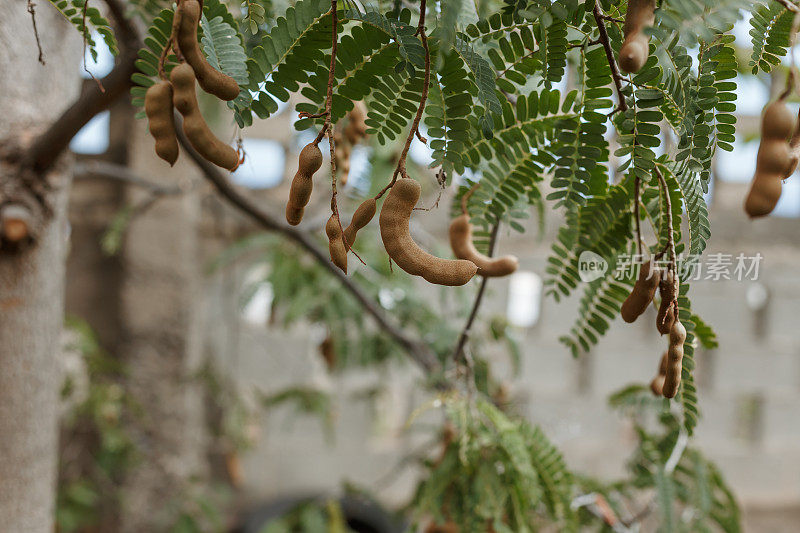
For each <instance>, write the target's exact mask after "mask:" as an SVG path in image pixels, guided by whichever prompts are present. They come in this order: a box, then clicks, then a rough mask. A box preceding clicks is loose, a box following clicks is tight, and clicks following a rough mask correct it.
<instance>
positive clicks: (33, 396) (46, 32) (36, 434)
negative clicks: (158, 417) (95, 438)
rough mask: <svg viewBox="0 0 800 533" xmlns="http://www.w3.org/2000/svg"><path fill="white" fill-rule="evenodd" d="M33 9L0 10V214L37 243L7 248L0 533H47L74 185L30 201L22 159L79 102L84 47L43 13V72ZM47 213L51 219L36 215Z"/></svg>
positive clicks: (0, 317)
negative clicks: (28, 222)
mask: <svg viewBox="0 0 800 533" xmlns="http://www.w3.org/2000/svg"><path fill="white" fill-rule="evenodd" d="M26 8H27V5H26V2H24V1H22V0H13V1H12V0H0V12H2V13H3V16H2V17H0V42H2V43H3V45H2V47H0V72H3V76H0V94H1V95H3V96H2V106H0V158H1V159H2V160H0V204H5V206H6V208H7V206H8V202H10V201H20V200H21V201H22V202H23V203H26V206H27V207H29V208H30V209H31V210H32V212H33V214H34V218H33V220H32V229H34V230H35V233H36V240H35V242H33V243H32V244H31V245H23V246H18V247H15V246H11V245H9V242H8V240H4V241H3V243H4V244H0V524H2V530H3V531H20V532H22V531H24V532H26V533H37V532H42V533H49V532H50V531H52V530H53V510H54V506H55V505H54V504H55V491H54V489H55V477H56V449H57V438H58V433H57V420H56V414H57V405H58V394H59V390H60V373H59V363H58V359H57V356H58V354H59V344H58V339H59V334H60V332H61V325H62V321H63V312H62V304H63V291H64V264H65V255H66V251H67V242H68V228H67V222H66V212H65V205H66V196H67V191H68V188H69V182H70V179H69V175H68V173H65V172H64V171H63V169H61V170H59V169H56V170H54V171H53V172H51V173H50V174H49V175H48V176H47V177H46V182H47V184H48V185H49V187H47V188H43V189H41V190H40V191H39V192H40V193H41V195H42V196H41V198H40V200H42V203H40V201H39V200H37V199H35V198H34V195H31V194H29V192H30V190H29V188H28V187H27V186H26V184H25V183H24V180H23V178H24V175H23V174H21V173H20V172H19V165H17V164H16V161H15V159H16V157H17V156H18V154H19V153H20V150H21V149H23V148H24V147H25V145H26V144H27V143H29V142H30V141H31V139H32V138H33V135H34V134H36V133H38V132H39V131H41V130H42V129H44V128H45V127H46V126H48V125H49V124H50V123H51V122H52V121H53V120H54V119H55V117H57V116H58V114H59V113H60V112H61V111H62V110H63V108H64V106H65V105H66V104H68V103H69V102H70V101H71V100H72V98H73V97H75V96H76V95H77V94H78V90H79V88H80V80H79V78H78V76H77V74H78V64H79V58H80V47H81V42H80V38H79V37H78V35H77V33H76V32H75V30H74V29H73V28H71V27H70V26H69V25H68V24H67V23H66V21H64V20H63V18H62V17H61V16H60V15H59V14H58V13H57V12H56V11H55V10H54V9H53V8H52V7H51V6H49V5H47V4H46V3H45V4H43V5H42V6H41V9H39V10H37V16H36V22H37V26H38V29H39V33H40V36H41V41H42V47H43V49H44V54H45V60H46V62H47V65H46V66H42V65H40V64H39V63H37V56H38V51H37V46H36V40H35V38H34V34H33V30H32V26H31V18H30V14H29V13H28V12H27V9H26ZM28 177H30V176H28ZM35 181H37V182H41V180H35ZM28 204H30V205H28ZM42 205H44V206H47V207H49V208H50V210H51V211H50V212H49V213H48V212H47V210H46V209H45V210H44V211H42V212H39V211H38V209H39V207H41V206H42ZM8 228H9V226H6V229H8ZM23 229H25V228H23ZM4 233H6V236H8V235H7V232H6V230H4Z"/></svg>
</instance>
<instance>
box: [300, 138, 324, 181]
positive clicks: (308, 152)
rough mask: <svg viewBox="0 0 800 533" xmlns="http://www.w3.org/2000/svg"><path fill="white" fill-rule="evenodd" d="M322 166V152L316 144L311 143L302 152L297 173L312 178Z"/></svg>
mask: <svg viewBox="0 0 800 533" xmlns="http://www.w3.org/2000/svg"><path fill="white" fill-rule="evenodd" d="M321 166H322V150H320V149H319V146H317V145H316V144H314V143H309V144H307V145H305V146H304V147H303V149H302V150H300V157H299V158H298V165H297V171H298V172H300V173H302V174H305V175H306V176H310V175H312V174H314V172H316V171H317V170H319V169H320V167H321Z"/></svg>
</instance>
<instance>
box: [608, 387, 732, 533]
mask: <svg viewBox="0 0 800 533" xmlns="http://www.w3.org/2000/svg"><path fill="white" fill-rule="evenodd" d="M665 404H666V402H665V401H664V400H663V399H655V398H654V397H653V396H652V393H650V391H649V389H647V388H645V387H628V388H626V389H623V390H621V391H619V392H617V393H615V394H614V395H612V397H611V405H612V407H616V408H618V409H620V410H621V411H622V412H623V413H625V414H627V416H629V417H632V421H633V422H634V429H635V431H636V435H637V437H638V445H637V449H636V452H635V453H634V455H633V458H632V459H631V461H630V462H629V470H630V473H631V477H630V478H629V479H625V480H623V481H620V482H617V483H614V484H613V485H612V486H611V487H613V489H614V490H609V491H606V492H605V494H607V495H609V496H608V497H609V498H615V497H617V498H618V497H619V495H620V494H625V493H626V492H629V491H630V490H631V489H636V490H646V489H655V503H657V510H658V524H659V525H660V526H661V527H660V531H712V530H717V529H712V528H711V527H710V526H711V525H713V526H715V528H718V530H720V531H725V532H729V533H736V532H739V531H741V516H740V511H739V507H738V504H737V503H736V500H735V498H734V497H733V494H732V493H731V490H730V488H729V487H728V485H727V484H726V482H725V480H724V479H723V477H722V475H721V473H720V471H719V469H718V468H717V466H716V465H715V464H714V463H712V462H711V461H709V460H708V459H706V458H705V456H704V455H703V454H702V452H700V451H699V450H697V449H695V448H692V447H691V446H687V443H686V437H685V434H684V433H683V431H684V430H683V429H682V427H681V421H680V419H679V417H678V416H676V415H675V414H674V413H673V412H672V411H670V410H669V409H666V408H665ZM643 415H649V416H647V417H645V416H643ZM650 416H652V417H654V418H655V419H656V420H657V422H658V430H656V431H653V430H651V429H649V428H650V427H651V426H652V424H650V423H648V419H649V418H650Z"/></svg>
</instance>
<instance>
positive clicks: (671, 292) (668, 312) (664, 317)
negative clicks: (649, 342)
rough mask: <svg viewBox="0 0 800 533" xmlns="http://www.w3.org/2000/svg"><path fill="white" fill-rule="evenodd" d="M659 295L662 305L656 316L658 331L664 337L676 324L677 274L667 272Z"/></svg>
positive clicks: (659, 286) (661, 281) (662, 280)
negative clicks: (674, 303) (674, 302)
mask: <svg viewBox="0 0 800 533" xmlns="http://www.w3.org/2000/svg"><path fill="white" fill-rule="evenodd" d="M658 294H659V295H660V296H661V305H659V306H658V314H657V315H656V329H657V330H658V332H659V333H661V334H662V335H665V334H667V333H669V330H670V328H672V323H673V322H675V306H674V305H672V302H673V301H674V300H675V297H676V296H677V295H676V294H675V274H673V273H672V270H667V271H666V272H665V273H664V274H663V275H662V276H661V280H660V281H659V282H658Z"/></svg>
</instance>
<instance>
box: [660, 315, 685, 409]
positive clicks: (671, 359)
mask: <svg viewBox="0 0 800 533" xmlns="http://www.w3.org/2000/svg"><path fill="white" fill-rule="evenodd" d="M684 342H686V328H685V327H683V324H681V321H680V320H675V322H674V323H673V324H672V328H670V330H669V348H668V349H667V371H666V372H665V374H664V389H663V393H664V397H665V398H674V397H675V395H676V394H677V393H678V387H679V386H680V384H681V371H682V369H683V343H684Z"/></svg>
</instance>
